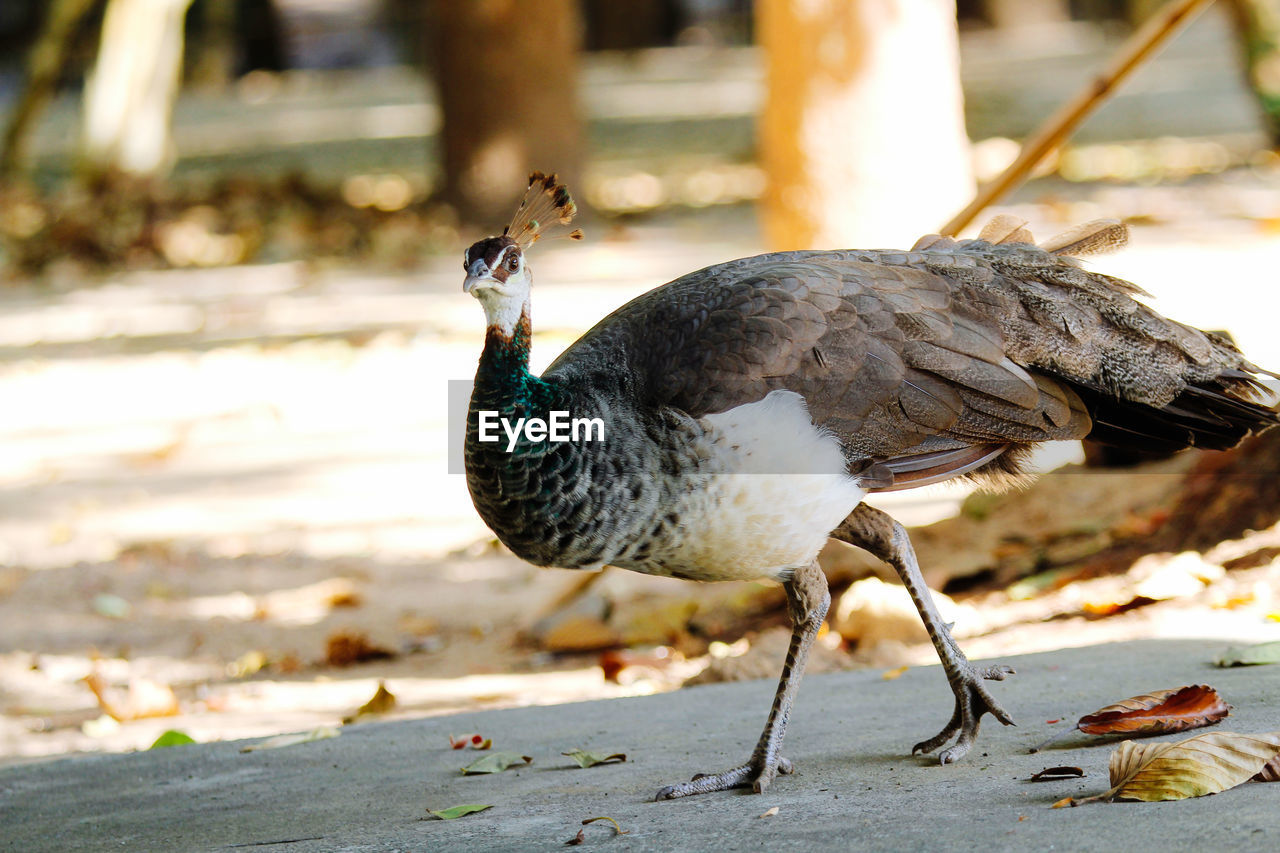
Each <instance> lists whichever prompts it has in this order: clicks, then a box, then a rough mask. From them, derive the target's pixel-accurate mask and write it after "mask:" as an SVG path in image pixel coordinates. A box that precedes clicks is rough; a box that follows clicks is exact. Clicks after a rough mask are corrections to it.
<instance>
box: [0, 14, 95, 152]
mask: <svg viewBox="0 0 1280 853" xmlns="http://www.w3.org/2000/svg"><path fill="white" fill-rule="evenodd" d="M102 2H103V0H53V2H51V3H50V4H49V7H48V11H47V12H46V14H45V19H44V23H43V24H42V26H41V28H40V35H39V36H38V37H37V38H36V42H35V44H34V45H32V47H31V52H30V53H29V54H27V64H26V79H25V80H24V81H23V87H22V93H21V94H20V95H19V96H18V100H17V103H15V104H14V107H13V111H12V112H11V113H9V123H8V126H7V127H6V128H5V133H4V143H3V147H2V148H0V175H8V174H11V173H13V172H14V171H16V170H17V169H18V168H19V167H20V166H21V165H22V161H23V159H24V154H25V145H26V140H27V134H28V133H29V131H30V129H31V127H32V125H33V124H34V123H35V120H36V118H37V117H38V116H39V115H40V111H41V110H43V109H44V107H45V104H47V103H48V102H49V99H50V98H51V97H53V93H54V91H55V90H56V89H57V87H58V78H59V77H60V76H61V75H62V74H63V73H64V72H65V71H66V66H67V58H68V57H69V56H70V54H71V49H72V46H73V45H74V43H75V41H76V34H77V33H78V32H79V30H80V25H81V23H83V22H84V19H85V18H86V17H87V16H88V15H89V13H90V12H92V11H93V10H94V9H95V8H96V7H97V6H98V5H100V4H101V3H102Z"/></svg>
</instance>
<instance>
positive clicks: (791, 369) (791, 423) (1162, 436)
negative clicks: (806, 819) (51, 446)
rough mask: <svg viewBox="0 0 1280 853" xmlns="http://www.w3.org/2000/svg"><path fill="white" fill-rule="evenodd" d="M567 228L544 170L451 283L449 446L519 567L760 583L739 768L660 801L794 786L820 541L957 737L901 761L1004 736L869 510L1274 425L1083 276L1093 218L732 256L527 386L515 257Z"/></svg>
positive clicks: (1231, 349) (924, 594)
mask: <svg viewBox="0 0 1280 853" xmlns="http://www.w3.org/2000/svg"><path fill="white" fill-rule="evenodd" d="M576 210H577V207H576V204H575V203H574V201H573V199H572V197H571V195H570V193H569V191H568V189H567V188H566V187H565V186H564V185H563V184H561V183H560V182H559V181H558V180H557V178H556V176H555V175H554V174H551V175H548V174H543V173H541V172H534V173H533V174H532V175H531V176H530V179H529V186H528V189H527V191H526V193H525V195H524V197H523V199H522V200H521V202H520V204H519V206H518V208H517V210H516V213H515V215H514V216H513V218H512V220H511V223H510V224H509V225H508V226H507V227H506V228H505V229H504V231H503V233H502V234H501V235H497V236H493V237H487V238H485V239H482V240H480V241H478V242H476V243H475V244H474V245H472V246H470V247H469V248H468V249H467V251H466V254H465V257H464V260H463V267H464V270H465V279H464V283H463V290H464V291H465V292H467V293H470V294H471V295H473V296H474V297H475V298H476V299H477V300H478V301H479V302H480V304H481V306H482V308H483V310H484V314H485V319H486V330H485V338H484V349H483V351H482V353H481V355H480V359H479V364H478V366H477V369H476V374H475V380H474V385H473V390H472V395H471V400H470V404H469V407H468V412H467V428H466V434H465V444H464V459H465V471H466V480H467V487H468V490H469V491H470V494H471V498H472V501H473V503H474V505H475V508H476V510H477V512H478V513H479V515H480V517H481V518H482V519H483V520H484V522H485V523H486V524H487V525H488V526H489V527H490V528H491V529H492V530H493V532H494V533H495V534H496V536H497V538H498V539H499V540H500V541H501V542H502V543H503V544H504V545H506V547H507V548H509V549H510V550H511V551H512V552H513V553H514V554H515V555H516V556H518V557H520V558H522V559H524V560H526V561H528V562H530V563H533V564H535V565H538V566H554V567H561V568H569V569H596V568H599V567H601V566H606V565H609V566H617V567H621V568H623V569H629V570H632V571H636V572H642V573H645V574H650V575H660V576H669V577H677V578H686V579H690V580H695V581H732V580H759V579H772V580H775V581H779V582H781V584H782V586H783V588H784V590H785V592H786V599H787V609H788V613H789V615H790V618H791V623H792V633H791V640H790V643H789V647H788V651H787V655H786V659H785V662H784V664H783V668H782V673H781V677H780V679H779V682H778V686H777V690H776V693H775V696H774V700H773V703H772V705H771V707H770V710H769V714H768V717H767V721H766V724H765V727H764V730H763V732H762V733H761V735H760V738H759V740H758V741H757V743H756V746H755V748H754V749H753V750H752V752H751V754H750V756H749V757H748V759H747V760H746V761H745V762H744V763H742V764H740V765H738V766H735V767H733V768H730V769H728V770H724V771H720V772H711V773H700V774H698V775H696V776H694V777H693V778H692V779H691V780H690V781H686V782H678V783H675V784H672V785H668V786H666V787H663V788H662V789H661V790H660V791H658V792H657V795H656V799H659V800H666V799H676V798H681V797H687V796H691V795H695V794H703V793H708V792H712V791H721V790H727V789H730V788H737V787H749V788H751V789H752V790H754V791H755V792H757V793H759V792H763V791H764V790H766V789H767V788H768V787H769V785H770V784H771V783H773V782H774V781H775V779H776V777H777V776H778V775H779V774H789V773H791V772H793V770H794V765H793V764H792V762H791V761H790V760H789V759H787V758H786V757H784V756H783V755H782V751H781V747H782V742H783V738H784V735H785V732H786V728H787V721H788V718H789V715H790V712H791V709H792V706H793V702H794V700H795V697H796V692H797V689H798V686H799V683H800V679H801V676H802V674H803V671H804V666H805V661H806V659H807V657H808V654H809V650H810V647H811V646H812V644H813V642H814V639H815V637H816V636H817V634H818V632H819V629H820V627H821V625H822V623H823V620H824V618H825V616H826V612H827V609H828V607H829V605H830V593H829V591H828V588H827V582H826V578H825V577H824V575H823V573H822V570H821V569H820V568H819V566H818V563H817V554H818V551H819V550H820V549H821V548H822V547H823V545H824V544H825V543H826V542H827V541H828V539H836V540H839V541H843V542H846V543H849V544H851V545H856V546H859V547H861V548H864V549H866V550H867V551H869V552H871V553H872V554H873V555H875V556H877V557H879V558H880V559H882V560H883V561H885V562H886V563H888V564H889V565H890V566H892V567H893V569H894V570H895V571H896V573H897V574H898V576H899V578H900V579H901V581H902V582H903V584H904V585H905V587H906V589H907V591H908V592H909V593H910V596H911V598H912V600H913V602H914V604H915V606H916V608H917V610H918V611H919V613H920V616H921V618H922V620H923V622H924V625H925V628H926V629H927V632H928V635H929V638H930V640H931V642H932V643H933V645H934V647H935V649H936V651H937V653H938V657H939V659H940V661H941V662H942V666H943V671H944V673H945V674H946V678H947V681H948V684H949V686H950V688H951V691H952V693H953V696H954V706H953V711H952V715H951V718H950V719H949V721H948V722H947V723H946V725H945V726H944V727H943V728H942V730H941V731H939V732H938V733H937V734H936V735H934V736H932V737H929V738H927V739H925V740H923V741H921V742H919V743H917V744H916V745H915V747H914V748H913V750H912V753H913V754H915V753H933V752H938V758H939V760H940V761H941V763H943V764H947V763H950V762H953V761H956V760H959V759H960V758H962V757H963V756H964V755H965V754H966V753H967V752H968V751H969V750H970V749H971V748H972V746H973V744H974V741H975V739H976V737H977V736H978V730H979V726H980V723H981V721H982V718H983V717H984V716H985V715H987V714H990V715H991V716H992V717H994V718H995V719H997V720H999V721H1000V722H1001V723H1003V724H1005V725H1010V724H1012V723H1013V720H1012V717H1011V716H1010V715H1009V714H1008V713H1007V712H1006V711H1005V710H1004V709H1003V708H1002V707H1001V705H1000V704H999V703H998V702H997V700H996V699H995V697H994V696H993V695H992V693H991V692H990V691H989V690H988V686H987V684H986V683H985V682H987V681H1000V680H1003V679H1005V678H1006V677H1007V676H1009V675H1011V674H1013V669H1012V668H1011V667H1009V666H1006V665H1003V664H989V665H985V666H978V665H975V664H974V663H971V662H970V661H969V660H968V659H967V658H966V657H965V655H964V653H963V652H962V651H961V649H960V647H959V645H958V644H957V643H956V641H955V639H954V638H953V637H952V634H951V630H950V626H949V625H947V623H946V622H944V620H943V618H942V616H941V615H940V614H939V612H938V610H937V608H936V606H935V605H934V603H933V600H932V598H931V596H930V592H929V589H928V587H927V586H926V585H925V581H924V578H923V576H922V574H921V571H920V567H919V565H918V562H917V560H916V556H915V553H914V551H913V549H912V546H911V542H910V539H909V537H908V535H907V531H906V530H905V528H903V526H902V525H901V524H899V523H898V522H897V521H896V520H894V519H893V518H892V517H891V516H890V515H888V514H887V513H885V512H884V511H882V510H880V509H877V508H874V507H872V506H870V505H868V504H866V503H864V502H863V500H864V498H865V497H866V496H867V495H868V494H872V493H878V492H885V491H892V490H898V489H910V488H918V487H921V486H926V485H929V484H933V483H939V482H942V481H944V480H949V479H952V478H957V477H960V478H966V479H968V480H970V481H974V482H976V483H977V484H979V485H980V486H985V487H988V488H997V489H998V488H1008V487H1010V486H1013V485H1016V484H1018V483H1020V482H1023V481H1025V480H1026V479H1027V478H1028V476H1029V474H1028V471H1027V466H1028V456H1029V453H1030V451H1031V449H1032V448H1033V447H1034V446H1035V445H1037V444H1038V443H1040V442H1045V441H1056V440H1075V439H1085V438H1088V439H1090V440H1092V441H1095V442H1101V443H1103V444H1107V445H1113V446H1116V447H1120V448H1139V449H1147V450H1173V449H1179V448H1184V447H1193V446H1194V447H1202V448H1213V449H1226V448H1230V447H1232V446H1234V445H1236V444H1237V443H1238V442H1239V441H1241V440H1242V439H1243V438H1245V437H1246V436H1248V435H1251V434H1254V433H1259V432H1261V431H1263V430H1265V429H1267V428H1268V427H1271V426H1273V425H1274V424H1276V423H1277V420H1278V418H1277V413H1276V411H1275V409H1274V397H1273V396H1272V395H1271V392H1270V391H1268V389H1267V386H1266V385H1264V384H1263V383H1264V380H1265V378H1267V377H1272V378H1274V377H1277V374H1275V373H1273V372H1270V371H1267V370H1264V369H1263V368H1260V367H1258V366H1256V365H1255V364H1253V363H1252V362H1250V361H1248V360H1247V359H1246V358H1245V357H1244V355H1242V353H1241V352H1240V351H1239V349H1237V347H1236V346H1235V345H1234V344H1233V343H1232V342H1231V341H1230V340H1229V339H1227V338H1226V337H1224V336H1221V335H1218V334H1213V333H1209V332H1203V331H1200V330H1198V329H1195V328H1192V327H1190V326H1187V325H1184V324H1181V323H1178V322H1175V321H1173V320H1170V319H1167V318H1165V317H1163V316H1161V315H1160V314H1158V313H1156V312H1155V311H1154V310H1152V309H1151V308H1150V307H1148V306H1147V305H1146V304H1144V303H1143V302H1140V301H1138V299H1137V298H1136V297H1139V296H1143V295H1147V294H1146V293H1145V291H1142V290H1141V289H1140V288H1138V287H1137V286H1135V285H1133V284H1131V283H1129V282H1127V281H1124V280H1121V279H1118V278H1113V277H1111V276H1107V275H1104V274H1101V273H1098V272H1093V271H1090V270H1088V269H1086V268H1085V267H1084V265H1083V263H1082V262H1081V261H1080V260H1079V258H1080V257H1082V256H1086V255H1090V254H1096V253H1099V252H1102V251H1106V250H1110V249H1114V248H1117V247H1119V246H1121V245H1123V244H1124V243H1125V242H1126V241H1127V239H1128V230H1127V227H1126V226H1125V225H1124V224H1123V223H1121V222H1118V221H1115V220H1099V221H1096V222H1092V223H1086V224H1085V225H1082V226H1079V227H1077V228H1075V229H1072V230H1071V231H1069V232H1067V233H1066V234H1063V235H1060V236H1058V237H1056V238H1053V239H1051V240H1048V241H1046V242H1044V243H1041V244H1039V245H1036V243H1035V241H1034V239H1033V238H1032V236H1031V234H1030V233H1029V232H1028V231H1027V229H1026V227H1025V225H1024V223H1023V222H1022V221H1021V220H1018V219H1015V218H1012V217H1008V216H1004V217H997V218H996V219H994V220H992V222H991V223H990V224H989V225H988V226H987V227H986V228H984V229H983V230H982V232H981V234H980V235H979V236H978V237H977V238H976V239H963V240H956V239H952V238H950V237H944V236H939V235H936V234H935V235H929V236H926V237H923V238H921V239H920V240H919V241H917V242H916V244H915V245H914V246H913V247H912V248H911V249H910V250H902V251H899V250H892V251H890V250H875V251H860V250H806V251H786V252H775V253H769V254H762V255H756V256H753V257H747V258H741V259H738V260H732V261H728V262H726V263H721V264H717V265H714V266H710V267H707V268H705V269H701V270H698V271H696V272H691V273H689V274H687V275H684V276H682V277H680V278H677V279H676V280H674V281H671V282H669V283H667V284H664V285H661V286H659V287H656V288H654V289H652V290H650V291H648V292H647V293H644V294H642V295H641V296H639V297H637V298H636V299H634V300H632V301H631V302H628V303H627V304H626V305H624V306H623V307H621V308H619V309H618V310H616V311H614V312H613V313H611V314H609V315H608V316H607V317H605V318H604V319H603V320H601V321H600V322H599V323H598V324H596V325H595V326H594V327H593V328H591V329H590V330H589V331H587V332H586V333H585V334H584V335H583V336H582V337H581V338H579V339H578V340H577V341H576V342H575V343H573V344H571V345H570V346H569V347H568V348H567V349H565V350H564V351H563V353H562V354H561V355H560V356H559V357H558V358H557V359H556V360H555V361H554V362H552V363H551V365H550V366H549V367H548V368H547V369H546V370H545V371H544V372H543V373H542V374H541V375H540V376H535V375H533V374H532V373H531V372H530V370H529V353H530V340H531V334H532V326H531V319H530V318H531V315H530V294H531V285H532V281H533V274H532V270H531V267H530V265H529V260H528V252H529V249H530V247H531V246H532V245H533V244H534V243H535V242H536V241H538V240H539V239H540V238H542V237H544V236H547V235H551V234H554V233H555V232H557V231H560V230H562V229H564V228H567V227H568V226H569V225H570V223H571V222H572V220H573V218H574V216H575V214H576ZM569 236H572V237H574V238H580V237H581V232H580V231H574V232H573V233H572V234H570V235H569ZM498 423H501V424H503V427H502V429H501V430H499V429H497V428H496V426H495V424H498ZM557 423H558V425H559V427H560V429H559V430H558V431H557V429H556V426H557ZM570 423H572V424H573V425H575V429H573V430H572V431H571V430H570V429H569V428H568V424H570ZM579 424H581V425H582V426H583V429H580V430H579V429H577V428H576V426H577V425H579ZM597 424H598V425H599V427H600V428H599V429H591V428H588V427H589V426H593V425H597ZM948 744H950V745H949V746H948ZM944 747H945V748H944Z"/></svg>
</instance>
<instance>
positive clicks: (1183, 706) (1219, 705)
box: [1076, 684, 1231, 735]
mask: <svg viewBox="0 0 1280 853" xmlns="http://www.w3.org/2000/svg"><path fill="white" fill-rule="evenodd" d="M1230 711H1231V706H1230V705H1228V704H1227V703H1226V702H1224V701H1223V699H1222V697H1221V696H1220V695H1219V694H1218V691H1216V690H1214V689H1213V688H1212V687H1210V686H1209V685H1207V684H1193V685H1190V686H1187V687H1177V688H1174V689H1172V690H1157V691H1155V692H1153V693H1144V694H1142V695H1141V696H1133V697H1131V698H1129V699H1125V700H1123V701H1120V702H1117V703H1116V704H1114V705H1108V706H1107V707H1105V708H1100V709H1099V710H1097V711H1094V712H1093V713H1092V714H1086V715H1084V716H1083V717H1081V718H1080V719H1079V720H1078V721H1077V722H1076V728H1077V729H1079V730H1080V731H1082V732H1084V733H1085V734H1087V735H1109V734H1167V733H1170V732H1181V731H1186V730H1187V729H1197V728H1200V727H1201V726H1211V725H1213V724H1214V723H1217V722H1219V721H1221V720H1222V718H1223V717H1225V716H1227V714H1228V713H1230Z"/></svg>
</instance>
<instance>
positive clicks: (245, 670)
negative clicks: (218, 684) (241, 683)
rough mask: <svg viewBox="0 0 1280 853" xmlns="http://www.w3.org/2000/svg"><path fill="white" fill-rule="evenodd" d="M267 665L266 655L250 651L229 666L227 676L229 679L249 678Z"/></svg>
mask: <svg viewBox="0 0 1280 853" xmlns="http://www.w3.org/2000/svg"><path fill="white" fill-rule="evenodd" d="M266 665H267V656H266V654H264V653H263V652H260V651H257V650H254V651H248V652H245V653H244V654H242V655H241V656H240V657H238V658H236V659H235V661H233V662H232V663H229V664H227V676H228V677H229V678H247V677H249V676H250V675H255V674H256V673H258V672H260V671H261V670H262V668H263V667H265V666H266Z"/></svg>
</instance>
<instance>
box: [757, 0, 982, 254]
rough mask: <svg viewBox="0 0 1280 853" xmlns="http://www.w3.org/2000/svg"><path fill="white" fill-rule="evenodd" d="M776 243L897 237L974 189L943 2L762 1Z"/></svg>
mask: <svg viewBox="0 0 1280 853" xmlns="http://www.w3.org/2000/svg"><path fill="white" fill-rule="evenodd" d="M756 10H757V15H758V19H757V20H758V27H757V32H758V33H759V38H760V41H761V43H762V44H763V46H764V50H765V56H766V63H767V76H766V79H767V84H768V95H767V100H766V103H765V108H764V114H763V116H762V119H761V133H760V142H761V155H762V160H763V163H764V167H765V171H766V174H767V175H768V179H769V186H768V189H767V190H766V192H765V196H764V199H763V219H764V225H765V231H766V234H767V235H768V239H769V242H770V244H771V246H772V247H773V248H775V249H801V248H809V247H826V248H834V247H840V246H844V247H849V246H859V247H863V248H870V247H873V246H903V245H910V244H911V243H912V242H913V241H914V240H915V238H916V237H918V236H920V234H922V233H927V232H930V231H934V230H936V229H937V228H939V227H940V226H941V225H942V224H943V223H944V222H945V221H946V220H947V219H948V218H949V217H950V216H951V215H952V214H954V213H955V212H956V211H958V210H960V209H961V208H962V207H964V205H965V203H966V202H968V200H969V198H970V196H972V194H973V192H974V180H973V172H972V168H971V165H970V160H969V144H968V138H967V136H966V135H965V129H964V109H963V106H964V101H963V95H962V93H961V91H960V69H959V48H958V44H957V36H956V9H955V2H954V0H856V2H846V0H805V2H800V0H759V2H758V3H757V5H756Z"/></svg>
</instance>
